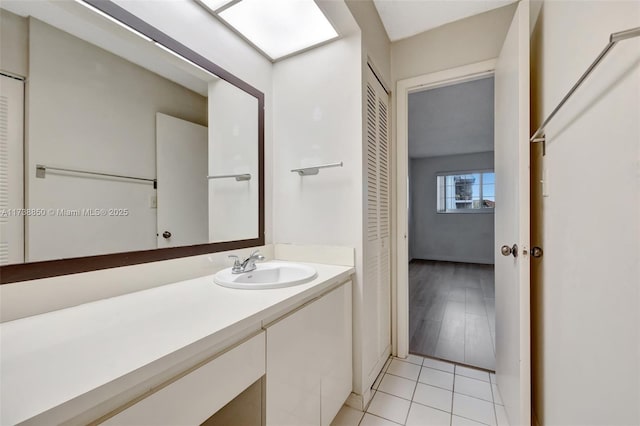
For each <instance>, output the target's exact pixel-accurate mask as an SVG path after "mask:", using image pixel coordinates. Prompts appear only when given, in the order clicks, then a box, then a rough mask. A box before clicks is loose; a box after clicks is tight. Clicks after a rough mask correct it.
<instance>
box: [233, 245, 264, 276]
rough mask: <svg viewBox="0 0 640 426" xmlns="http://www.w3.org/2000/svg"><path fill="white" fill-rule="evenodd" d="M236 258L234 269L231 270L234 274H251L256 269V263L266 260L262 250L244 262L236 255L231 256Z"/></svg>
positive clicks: (252, 254)
mask: <svg viewBox="0 0 640 426" xmlns="http://www.w3.org/2000/svg"><path fill="white" fill-rule="evenodd" d="M229 257H231V258H234V259H235V261H234V262H233V267H232V268H231V273H232V274H242V273H243V272H251V271H253V270H254V269H256V262H258V261H262V260H264V256H263V255H261V254H260V250H256V251H254V252H253V253H251V255H250V256H249V257H247V258H246V259H245V260H243V261H242V262H241V261H240V258H239V257H238V256H236V255H234V254H232V255H229Z"/></svg>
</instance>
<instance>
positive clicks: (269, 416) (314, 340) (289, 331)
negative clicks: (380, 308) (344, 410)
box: [266, 282, 352, 426]
mask: <svg viewBox="0 0 640 426" xmlns="http://www.w3.org/2000/svg"><path fill="white" fill-rule="evenodd" d="M351 382H352V370H351V282H348V283H346V284H344V285H342V286H340V287H339V288H337V289H335V290H333V291H331V292H330V293H328V294H327V295H325V296H323V297H321V298H320V299H318V300H316V301H314V302H312V303H310V304H308V305H306V306H304V307H303V308H301V309H299V310H298V311H296V312H294V313H293V314H291V315H289V316H287V317H286V318H284V319H282V320H281V321H278V322H277V323H275V324H273V325H272V326H270V327H268V328H267V377H266V383H267V385H266V401H267V406H266V424H267V426H286V425H292V426H307V425H328V424H330V423H331V421H332V420H333V418H334V417H335V415H336V413H337V412H338V410H339V409H340V407H341V406H342V404H343V403H344V401H345V400H346V398H347V397H348V396H349V393H350V392H351Z"/></svg>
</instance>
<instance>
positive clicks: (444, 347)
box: [409, 260, 496, 370]
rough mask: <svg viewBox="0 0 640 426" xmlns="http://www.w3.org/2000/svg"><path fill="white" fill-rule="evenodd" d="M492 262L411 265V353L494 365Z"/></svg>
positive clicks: (417, 261) (479, 365)
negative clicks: (490, 263)
mask: <svg viewBox="0 0 640 426" xmlns="http://www.w3.org/2000/svg"><path fill="white" fill-rule="evenodd" d="M494 288H495V285H494V272H493V265H477V264H470V263H454V262H438V261H429V260H413V261H411V262H410V263H409V339H410V340H409V352H411V353H414V354H418V355H427V356H433V357H437V358H443V359H447V360H450V361H454V362H458V363H463V364H468V365H473V366H476V367H481V368H486V369H488V370H494V369H495V363H496V361H495V289H494Z"/></svg>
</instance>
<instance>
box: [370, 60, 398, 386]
mask: <svg viewBox="0 0 640 426" xmlns="http://www.w3.org/2000/svg"><path fill="white" fill-rule="evenodd" d="M367 72H368V78H367V105H366V108H367V115H366V119H367V126H366V128H367V133H366V176H365V177H366V183H367V193H366V217H365V233H366V235H365V247H364V255H365V277H364V286H365V290H364V310H365V321H367V327H368V331H367V333H366V335H367V337H368V339H365V342H364V344H365V350H366V352H365V367H366V368H367V370H365V371H367V372H368V374H369V379H370V380H371V379H372V378H373V379H375V376H376V375H377V373H378V371H379V368H377V367H379V366H380V365H379V364H380V363H381V362H384V360H385V358H386V356H387V355H388V353H389V350H390V346H391V266H390V265H391V259H390V256H391V253H390V250H389V240H390V223H389V209H390V205H389V204H390V202H389V96H388V95H387V93H386V92H385V90H384V88H383V87H382V85H381V84H380V82H379V81H378V79H377V78H376V77H375V75H374V74H373V72H372V71H371V69H369V68H367Z"/></svg>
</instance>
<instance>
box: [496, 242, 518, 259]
mask: <svg viewBox="0 0 640 426" xmlns="http://www.w3.org/2000/svg"><path fill="white" fill-rule="evenodd" d="M500 253H502V255H503V256H509V255H510V254H511V255H513V257H518V245H517V244H514V245H513V247H509V246H508V245H504V246H502V247H500Z"/></svg>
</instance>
